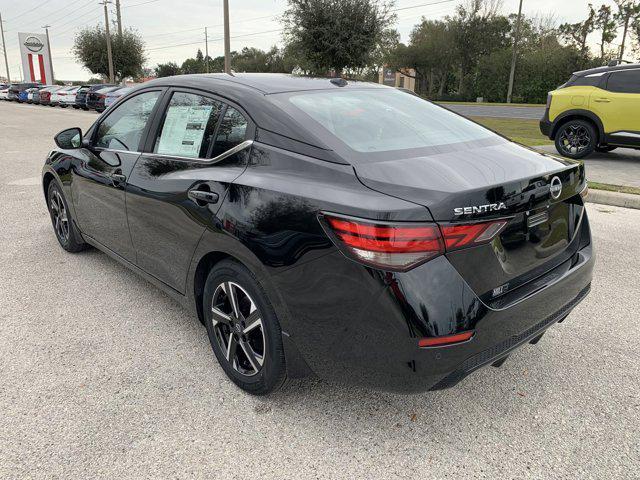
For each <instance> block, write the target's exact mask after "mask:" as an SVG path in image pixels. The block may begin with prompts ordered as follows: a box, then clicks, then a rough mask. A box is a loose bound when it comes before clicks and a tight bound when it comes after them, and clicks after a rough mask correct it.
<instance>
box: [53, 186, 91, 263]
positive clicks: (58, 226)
mask: <svg viewBox="0 0 640 480" xmlns="http://www.w3.org/2000/svg"><path fill="white" fill-rule="evenodd" d="M47 206H48V207H49V215H50V216H51V223H52V224H53V230H54V232H55V234H56V238H57V239H58V242H59V243H60V246H61V247H62V248H64V249H65V250H66V251H67V252H71V253H75V252H80V251H82V250H85V249H86V248H87V247H88V245H87V244H86V243H85V242H84V241H83V240H82V236H81V235H80V233H79V232H78V230H77V229H76V227H75V225H74V224H73V219H72V218H71V213H70V212H69V206H68V204H67V201H66V200H65V198H64V193H63V192H62V189H61V188H60V186H59V185H58V184H57V183H56V181H55V180H54V181H52V182H51V183H50V184H49V190H48V191H47Z"/></svg>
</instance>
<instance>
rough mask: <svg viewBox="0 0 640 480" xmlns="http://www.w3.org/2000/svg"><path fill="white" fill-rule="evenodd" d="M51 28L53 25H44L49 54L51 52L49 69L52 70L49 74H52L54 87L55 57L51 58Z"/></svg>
mask: <svg viewBox="0 0 640 480" xmlns="http://www.w3.org/2000/svg"><path fill="white" fill-rule="evenodd" d="M49 27H51V25H44V26H43V27H42V28H44V31H45V32H47V52H49V68H50V69H51V71H50V72H49V73H50V74H51V85H54V84H55V83H56V81H55V79H54V78H53V57H51V41H50V40H49Z"/></svg>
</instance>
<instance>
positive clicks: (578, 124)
mask: <svg viewBox="0 0 640 480" xmlns="http://www.w3.org/2000/svg"><path fill="white" fill-rule="evenodd" d="M597 142H598V139H597V135H596V131H595V129H594V128H593V125H592V124H591V123H589V122H587V121H585V120H569V121H568V122H567V123H565V124H563V125H561V126H560V128H558V131H557V132H556V136H555V144H556V150H558V153H560V155H563V156H565V157H569V158H583V157H586V156H587V155H589V154H590V153H593V151H594V150H595V148H596V145H597Z"/></svg>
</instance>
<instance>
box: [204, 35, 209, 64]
mask: <svg viewBox="0 0 640 480" xmlns="http://www.w3.org/2000/svg"><path fill="white" fill-rule="evenodd" d="M204 71H205V73H209V32H208V31H207V27H204Z"/></svg>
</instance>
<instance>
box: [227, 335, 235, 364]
mask: <svg viewBox="0 0 640 480" xmlns="http://www.w3.org/2000/svg"><path fill="white" fill-rule="evenodd" d="M237 348H238V342H237V340H236V337H235V335H234V334H233V332H232V333H229V339H228V340H227V362H232V361H233V358H234V357H235V356H236V350H237Z"/></svg>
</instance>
